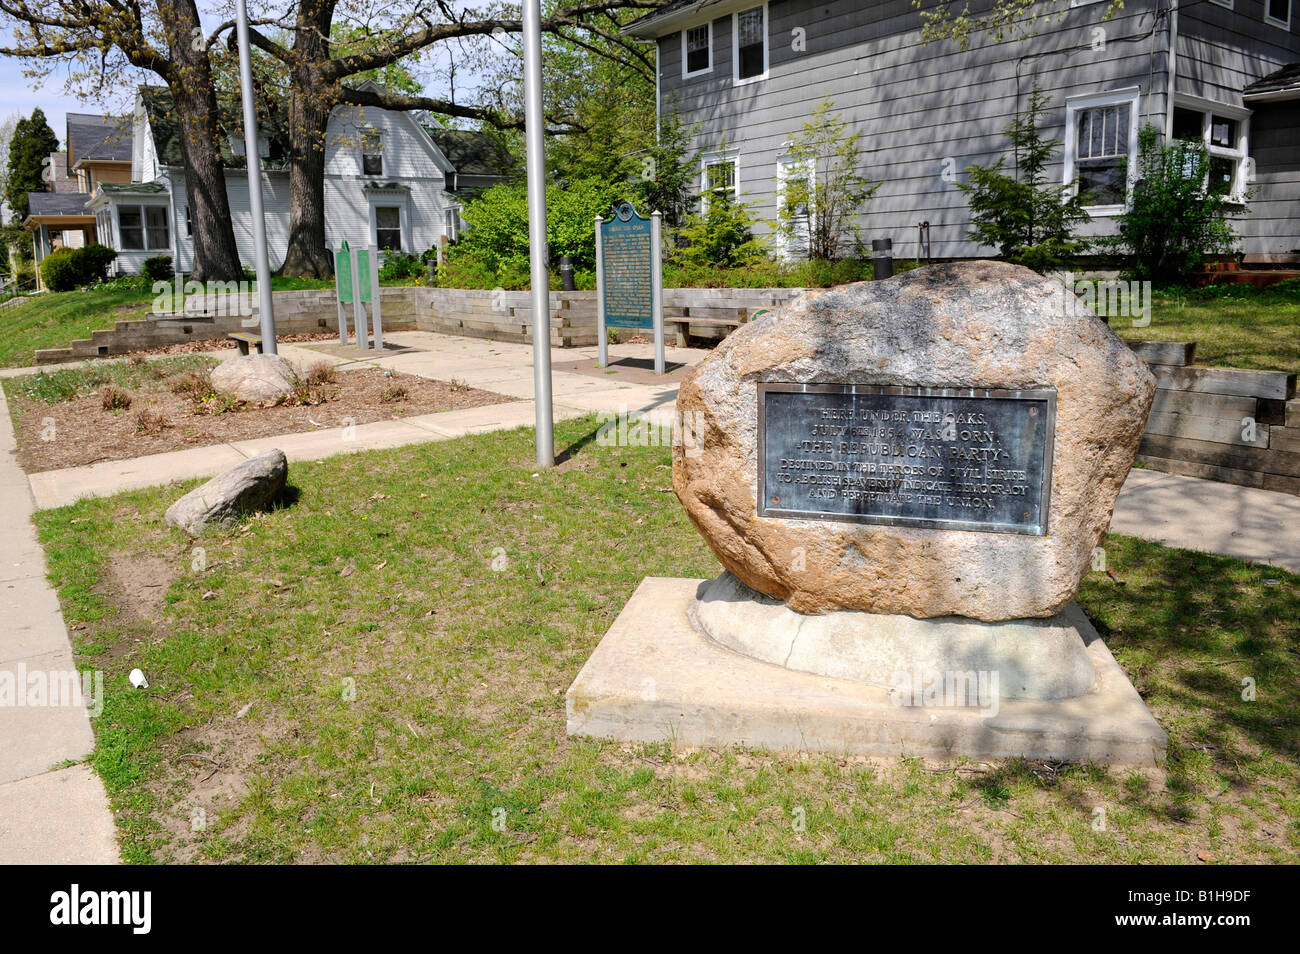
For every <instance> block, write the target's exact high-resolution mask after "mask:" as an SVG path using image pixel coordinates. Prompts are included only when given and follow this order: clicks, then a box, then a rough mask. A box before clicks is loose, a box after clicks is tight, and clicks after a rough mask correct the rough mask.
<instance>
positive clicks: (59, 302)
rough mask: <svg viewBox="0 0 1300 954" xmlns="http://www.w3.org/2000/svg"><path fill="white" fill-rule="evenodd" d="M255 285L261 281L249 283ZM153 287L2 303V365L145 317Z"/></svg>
mask: <svg viewBox="0 0 1300 954" xmlns="http://www.w3.org/2000/svg"><path fill="white" fill-rule="evenodd" d="M250 284H251V287H252V288H253V289H254V290H255V289H256V288H257V283H256V282H252V283H250ZM330 285H331V283H330V282H328V281H316V280H313V279H297V278H275V279H273V280H272V286H273V287H274V288H275V290H276V291H287V290H290V289H295V288H328V287H330ZM154 297H155V296H154V294H153V292H151V291H140V290H139V289H134V288H124V287H121V286H114V287H108V288H93V287H92V288H88V289H86V290H84V291H71V292H48V293H44V294H40V295H36V296H33V298H32V299H31V300H30V301H25V302H23V303H22V304H18V305H13V306H11V307H9V308H5V309H0V367H5V368H25V367H29V366H31V365H32V364H33V363H35V360H36V359H35V352H36V350H37V349H38V348H66V347H67V346H68V345H69V344H71V343H72V341H73V339H76V338H89V337H90V333H91V332H92V331H96V330H98V329H100V328H111V327H112V326H113V323H114V322H117V321H130V320H134V319H137V318H143V317H144V316H145V314H146V313H147V312H148V311H149V306H150V305H151V304H152V303H153V300H154Z"/></svg>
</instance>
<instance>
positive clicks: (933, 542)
mask: <svg viewBox="0 0 1300 954" xmlns="http://www.w3.org/2000/svg"><path fill="white" fill-rule="evenodd" d="M760 382H768V383H772V382H777V383H781V382H784V383H787V384H789V385H796V386H803V385H808V384H826V385H868V386H884V387H900V388H905V389H912V388H933V389H1005V391H1010V392H1017V393H1018V392H1026V391H1028V392H1035V393H1051V392H1054V413H1055V422H1054V427H1053V426H1050V425H1043V426H1045V427H1046V428H1047V431H1048V432H1050V433H1051V434H1052V435H1053V440H1052V442H1051V444H1050V445H1049V449H1048V453H1047V455H1046V456H1047V462H1046V464H1045V465H1044V481H1043V486H1044V487H1045V488H1047V489H1048V490H1049V493H1047V494H1044V496H1043V497H1042V498H1041V499H1042V510H1043V513H1042V514H1035V519H1036V520H1041V521H1042V522H1041V525H1040V526H1039V527H1038V528H1037V530H1036V531H1034V532H988V531H987V530H981V529H955V528H953V527H952V526H951V525H945V526H942V527H922V526H915V525H906V526H899V525H890V524H889V523H878V522H875V523H873V522H867V523H862V522H852V521H845V520H840V519H818V518H813V519H809V518H807V517H799V518H797V519H796V518H790V517H783V516H772V515H765V514H764V513H762V512H760V507H759V506H758V492H759V442H760V438H759V415H758V405H759V398H758V385H759V383H760ZM1154 395H1155V379H1154V377H1153V375H1152V374H1151V372H1150V369H1149V368H1148V367H1147V366H1146V364H1145V362H1143V361H1142V360H1141V359H1140V358H1138V357H1137V356H1136V355H1135V354H1134V353H1133V352H1132V351H1131V350H1130V349H1129V348H1128V347H1126V346H1125V345H1124V343H1123V342H1121V341H1120V340H1119V339H1118V338H1117V337H1116V336H1115V335H1114V333H1113V332H1111V330H1110V329H1109V328H1108V327H1107V326H1106V324H1105V323H1104V322H1102V321H1101V320H1100V319H1098V318H1097V317H1095V316H1094V315H1093V314H1092V313H1091V312H1089V311H1088V309H1087V308H1086V306H1085V305H1084V304H1083V303H1082V302H1080V301H1079V300H1078V299H1077V298H1075V297H1074V296H1073V295H1069V294H1066V293H1065V292H1064V287H1063V286H1062V285H1061V284H1060V283H1058V282H1055V281H1050V280H1048V279H1045V278H1043V277H1042V276H1040V275H1038V274H1036V273H1035V272H1032V271H1029V270H1028V269H1025V268H1020V267H1017V266H1014V265H1006V264H1000V263H994V262H970V263H962V264H954V265H935V266H930V267H927V268H923V269H918V270H916V271H912V272H907V273H905V274H903V275H900V276H898V277H896V278H893V279H889V280H887V281H880V282H865V283H858V284H854V285H847V286H843V287H839V288H833V289H829V290H824V291H811V292H809V293H807V294H805V295H803V296H802V297H800V298H798V299H796V300H795V301H793V302H791V303H790V304H788V305H786V306H785V307H784V308H783V309H781V310H780V311H779V312H777V313H775V314H773V315H770V316H767V317H765V318H763V319H762V320H760V321H757V322H754V323H752V324H748V325H744V326H742V327H741V328H739V329H738V330H737V331H735V332H734V333H733V334H731V335H730V336H729V337H728V338H727V339H726V340H725V341H724V342H723V343H722V344H721V345H719V346H718V348H717V349H715V350H714V352H713V353H712V354H711V355H709V357H708V358H706V359H705V360H704V361H702V362H701V363H700V364H699V365H697V366H696V367H695V368H694V369H693V370H692V371H691V372H690V373H689V374H688V375H687V376H686V378H685V379H684V380H683V382H682V384H681V388H680V391H679V394H678V398H677V409H678V412H679V413H680V414H681V415H683V418H684V420H685V421H686V422H687V424H688V426H690V427H692V428H693V430H694V433H693V434H692V435H691V436H692V438H693V439H692V440H688V441H684V442H678V443H677V446H675V447H674V458H673V485H674V488H675V489H676V492H677V496H678V497H679V498H680V499H681V502H682V504H683V505H684V506H685V508H686V511H687V513H688V514H689V516H690V518H691V520H692V521H694V523H695V525H696V527H697V528H698V529H699V531H700V533H701V534H702V535H703V536H704V539H705V540H706V541H707V542H708V544H709V546H710V547H711V548H712V549H713V552H714V553H715V554H717V556H718V559H719V560H720V561H721V562H722V564H723V565H724V566H725V567H726V568H727V569H728V570H730V571H731V572H732V573H733V574H735V576H736V577H737V578H738V579H739V580H741V581H742V582H743V583H745V584H746V585H747V586H749V587H752V588H753V589H754V590H757V591H758V592H760V593H763V594H766V595H767V596H770V597H773V598H775V599H779V600H783V601H784V602H785V603H786V604H787V605H788V606H789V607H790V608H791V609H793V610H796V611H798V612H801V613H806V614H820V613H827V612H832V611H835V610H839V609H851V610H866V611H868V612H872V613H880V614H906V615H909V616H914V617H919V618H926V617H934V616H965V617H971V618H974V619H979V620H986V621H996V620H1007V619H1017V618H1023V617H1045V616H1051V615H1054V614H1056V613H1057V612H1059V611H1060V610H1061V609H1062V608H1063V607H1065V606H1066V604H1067V603H1069V601H1070V600H1071V599H1072V598H1073V597H1074V595H1075V593H1076V591H1077V589H1078V586H1079V582H1080V581H1081V579H1082V578H1083V575H1084V574H1085V573H1086V572H1087V571H1088V569H1089V568H1090V565H1091V556H1092V551H1093V548H1094V547H1095V546H1096V545H1097V544H1098V542H1099V541H1100V540H1101V538H1102V536H1103V534H1104V533H1105V532H1106V528H1107V526H1108V525H1109V523H1110V517H1111V512H1112V510H1113V508H1114V504H1115V498H1116V496H1117V495H1118V493H1119V490H1120V487H1121V486H1122V485H1123V483H1124V479H1125V477H1126V476H1127V474H1128V472H1129V468H1130V467H1131V465H1132V463H1133V457H1134V455H1135V453H1136V452H1137V446H1138V443H1139V441H1140V440H1141V437H1142V432H1143V429H1144V427H1145V424H1146V418H1147V413H1148V411H1149V410H1150V406H1151V401H1152V399H1153V397H1154ZM1045 419H1049V416H1048V415H1046V414H1045V415H1044V416H1043V417H1040V418H1037V420H1038V421H1040V422H1041V421H1043V420H1045ZM974 436H975V437H976V438H978V435H974ZM1040 438H1041V433H1040ZM935 441H936V443H933V444H932V447H945V446H946V445H945V444H944V443H943V441H942V440H941V439H939V436H938V435H935ZM954 446H955V445H954ZM954 453H955V451H954ZM946 454H947V452H945V456H946ZM935 463H939V462H938V461H936V462H935ZM943 463H944V464H945V468H944V471H945V473H944V475H943V477H942V480H944V481H947V482H951V481H954V480H956V479H958V478H957V477H956V476H955V475H956V473H957V471H956V470H955V469H952V468H949V467H947V466H946V465H947V463H948V462H947V461H946V460H945V461H943ZM970 466H971V468H973V469H972V470H971V471H969V473H972V474H974V475H975V479H979V480H984V481H994V482H996V481H998V480H1000V479H1001V477H1000V475H999V474H998V472H997V471H995V470H992V469H991V465H988V464H987V463H982V462H980V461H978V460H977V461H972V462H970ZM775 500H776V497H775V496H770V497H769V498H768V502H769V503H770V502H774V501H775ZM1025 516H1026V517H1029V516H1030V513H1029V512H1028V510H1027V511H1026V513H1025Z"/></svg>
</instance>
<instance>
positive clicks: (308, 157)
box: [283, 81, 334, 278]
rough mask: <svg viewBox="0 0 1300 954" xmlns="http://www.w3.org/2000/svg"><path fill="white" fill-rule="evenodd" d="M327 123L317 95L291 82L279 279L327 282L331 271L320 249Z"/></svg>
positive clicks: (326, 254)
mask: <svg viewBox="0 0 1300 954" xmlns="http://www.w3.org/2000/svg"><path fill="white" fill-rule="evenodd" d="M300 90H302V91H303V92H300ZM329 119H330V107H329V106H328V105H322V103H321V100H320V96H319V93H318V92H317V91H315V90H313V89H312V87H311V86H309V85H306V84H304V83H302V82H298V81H295V82H294V84H293V92H292V94H291V96H290V103H289V129H290V133H289V141H290V149H291V158H290V160H289V208H290V212H289V249H288V251H287V252H286V253H285V257H284V269H283V272H284V274H285V275H291V276H294V277H299V278H328V277H329V276H330V275H332V274H333V272H334V270H333V268H332V264H333V263H332V262H331V260H330V254H329V251H328V249H326V247H325V133H326V129H327V127H328V126H329Z"/></svg>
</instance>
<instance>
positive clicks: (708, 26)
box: [682, 20, 713, 79]
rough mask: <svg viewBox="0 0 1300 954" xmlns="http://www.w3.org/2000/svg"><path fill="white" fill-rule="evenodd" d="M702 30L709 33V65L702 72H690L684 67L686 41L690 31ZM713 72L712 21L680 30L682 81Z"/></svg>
mask: <svg viewBox="0 0 1300 954" xmlns="http://www.w3.org/2000/svg"><path fill="white" fill-rule="evenodd" d="M700 28H704V29H706V30H708V33H709V65H708V66H706V67H704V69H702V70H695V71H694V72H691V71H690V70H689V69H688V68H687V66H686V53H687V49H686V40H687V36H688V35H689V34H690V32H691V31H692V30H698V29H700ZM712 72H713V21H712V20H709V21H708V22H707V23H697V24H695V25H694V26H688V27H685V28H683V29H682V79H690V78H692V77H695V76H704V75H705V74H706V73H712Z"/></svg>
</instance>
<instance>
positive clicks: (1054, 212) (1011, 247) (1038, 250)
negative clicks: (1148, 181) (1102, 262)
mask: <svg viewBox="0 0 1300 954" xmlns="http://www.w3.org/2000/svg"><path fill="white" fill-rule="evenodd" d="M1046 106H1047V97H1046V95H1045V94H1044V93H1043V91H1042V90H1041V89H1040V88H1039V87H1038V86H1037V85H1035V86H1034V88H1033V90H1032V91H1031V92H1030V94H1029V104H1028V108H1027V109H1026V110H1025V111H1024V112H1022V113H1016V117H1015V119H1013V120H1012V121H1011V124H1010V125H1008V126H1007V127H1006V129H1005V131H1004V132H1005V135H1006V137H1007V139H1008V141H1009V142H1010V143H1011V147H1012V156H1013V159H1014V163H1013V165H1012V171H1011V173H1010V174H1009V175H1008V174H1007V172H1005V171H1004V167H1005V165H1006V157H1005V156H1002V157H1000V158H999V159H998V161H997V162H995V163H994V164H993V165H991V166H969V167H967V169H966V173H967V175H969V176H970V181H969V182H959V183H957V187H958V188H959V189H961V190H962V191H963V192H965V193H966V195H967V196H969V199H970V212H971V230H970V232H969V237H970V239H971V241H973V242H978V243H979V244H980V245H984V246H991V247H993V248H996V249H997V250H998V254H999V255H1001V256H1002V258H1004V259H1006V260H1007V261H1008V262H1014V263H1016V264H1017V265H1023V266H1025V267H1026V268H1032V269H1035V270H1037V271H1039V272H1044V273H1046V272H1048V271H1051V270H1053V269H1059V268H1064V267H1066V266H1067V265H1068V264H1069V263H1071V262H1072V261H1073V260H1074V259H1075V258H1077V257H1078V256H1079V255H1082V254H1083V253H1084V252H1086V251H1087V250H1088V242H1087V240H1086V239H1083V238H1079V237H1077V236H1076V235H1075V234H1074V230H1075V229H1076V228H1077V227H1078V226H1080V225H1082V224H1083V223H1084V222H1087V221H1088V213H1087V212H1086V211H1085V210H1084V202H1085V201H1087V197H1086V196H1085V195H1082V194H1075V195H1071V194H1070V193H1071V190H1072V188H1073V184H1072V183H1071V184H1066V185H1061V186H1053V185H1051V184H1050V179H1049V177H1048V175H1047V165H1048V162H1049V161H1050V159H1051V156H1052V153H1053V152H1055V151H1056V142H1055V141H1054V140H1051V139H1048V138H1047V137H1045V136H1044V135H1042V134H1041V133H1040V132H1039V131H1038V126H1039V116H1040V115H1041V114H1042V112H1043V111H1044V109H1045V108H1046Z"/></svg>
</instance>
